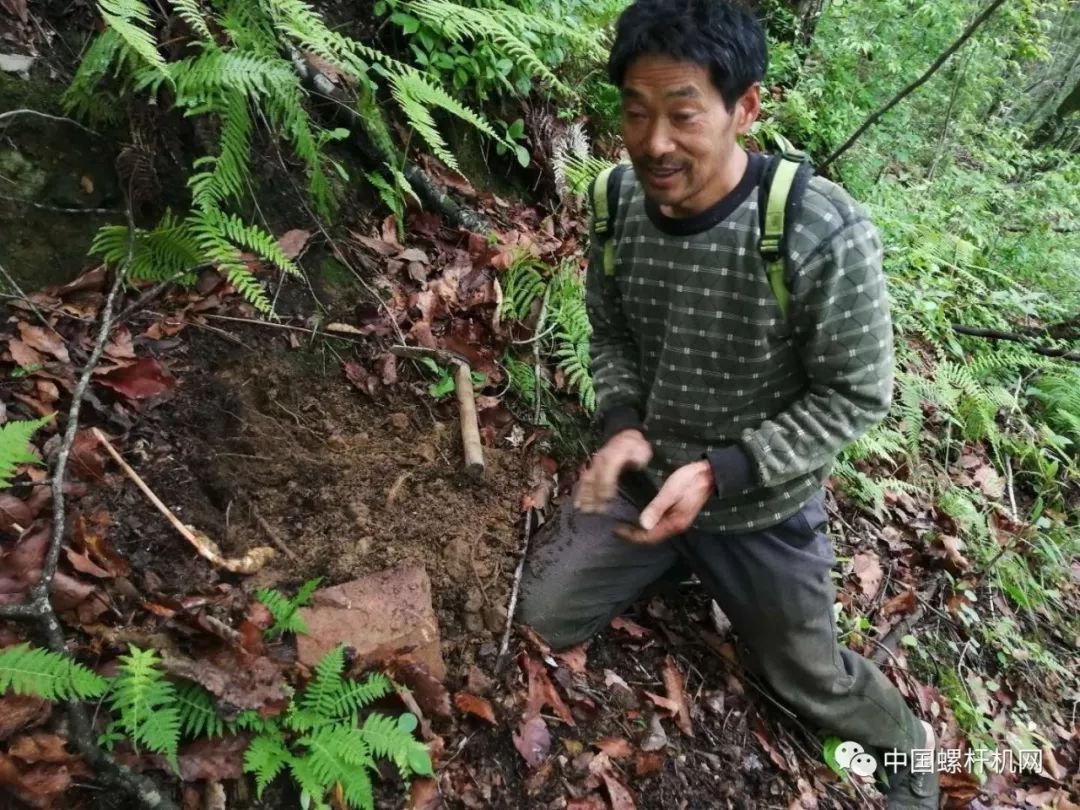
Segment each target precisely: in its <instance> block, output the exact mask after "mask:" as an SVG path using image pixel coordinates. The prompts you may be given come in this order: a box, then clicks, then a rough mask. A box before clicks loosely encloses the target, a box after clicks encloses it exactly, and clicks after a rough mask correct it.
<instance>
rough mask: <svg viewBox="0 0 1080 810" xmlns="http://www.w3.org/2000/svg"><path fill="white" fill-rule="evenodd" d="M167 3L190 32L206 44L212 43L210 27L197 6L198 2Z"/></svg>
mask: <svg viewBox="0 0 1080 810" xmlns="http://www.w3.org/2000/svg"><path fill="white" fill-rule="evenodd" d="M169 2H170V3H171V4H172V7H173V8H175V9H176V13H177V15H179V17H180V19H182V20H183V21H184V22H186V23H187V24H188V25H189V26H190V27H191V30H192V31H194V32H195V33H196V34H198V35H199V36H200V37H201V38H202V39H204V40H206V41H207V42H212V41H213V39H214V37H213V35H212V34H211V33H210V27H209V26H208V25H207V24H206V17H205V16H204V13H203V10H202V8H201V7H200V6H199V0H169Z"/></svg>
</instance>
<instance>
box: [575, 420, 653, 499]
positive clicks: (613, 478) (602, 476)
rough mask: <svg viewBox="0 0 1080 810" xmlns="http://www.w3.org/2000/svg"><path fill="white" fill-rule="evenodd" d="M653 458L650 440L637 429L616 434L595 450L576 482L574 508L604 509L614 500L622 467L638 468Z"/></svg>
mask: <svg viewBox="0 0 1080 810" xmlns="http://www.w3.org/2000/svg"><path fill="white" fill-rule="evenodd" d="M651 458H652V447H650V446H649V440H648V439H646V438H645V434H644V433H642V432H641V431H640V430H623V431H620V432H619V433H616V434H615V435H614V436H612V437H611V438H610V439H608V440H607V442H606V443H605V444H604V446H603V447H601V448H600V449H599V450H597V451H596V455H594V456H593V458H592V463H591V464H590V465H589V468H588V469H587V470H585V472H583V473H582V474H581V480H580V481H579V482H578V490H577V496H576V497H575V498H574V508H575V509H580V510H581V511H582V512H589V513H593V514H599V513H603V512H606V511H607V510H608V507H609V506H611V502H612V501H613V500H614V499H615V492H616V490H617V489H618V486H619V476H620V475H622V474H623V472H624V471H625V470H640V469H641V468H643V467H644V466H645V465H646V464H648V463H649V459H651Z"/></svg>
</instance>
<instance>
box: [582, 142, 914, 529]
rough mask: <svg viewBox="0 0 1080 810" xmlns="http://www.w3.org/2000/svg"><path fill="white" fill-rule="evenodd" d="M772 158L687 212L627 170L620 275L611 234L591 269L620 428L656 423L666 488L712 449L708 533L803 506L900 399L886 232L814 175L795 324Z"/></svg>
mask: <svg viewBox="0 0 1080 810" xmlns="http://www.w3.org/2000/svg"><path fill="white" fill-rule="evenodd" d="M768 162H769V161H768V159H767V158H766V157H764V156H762V155H757V154H751V155H750V161H749V164H748V167H747V171H746V174H745V176H744V177H743V179H742V181H741V182H740V184H739V185H738V187H736V188H735V189H734V190H733V191H732V192H731V193H730V194H728V196H727V197H725V198H724V199H723V200H721V201H720V202H718V203H717V204H716V205H714V206H713V207H712V208H710V209H709V210H707V211H705V212H703V213H701V214H699V215H695V216H693V217H688V218H679V219H676V218H670V217H666V216H664V214H663V213H662V212H661V211H660V210H659V208H658V207H657V206H656V205H655V204H653V203H652V202H651V201H649V200H647V199H646V197H645V195H644V192H643V190H642V188H641V185H640V184H639V183H638V182H637V179H636V178H635V177H634V174H633V170H628V171H627V172H625V173H624V175H623V178H622V183H621V188H620V189H619V203H618V212H617V216H616V220H615V222H613V223H612V225H613V234H614V236H613V238H614V240H615V246H616V247H615V272H614V274H613V275H612V276H606V275H605V274H604V272H603V268H602V264H601V261H600V257H599V253H598V247H599V246H598V245H597V240H594V250H593V254H592V260H591V262H590V269H589V272H588V278H587V303H588V310H589V317H590V320H591V322H592V327H593V340H592V363H593V374H594V381H595V386H596V392H597V399H598V410H599V412H600V414H601V416H602V418H603V421H604V424H605V432H606V434H607V435H611V434H613V433H614V432H616V431H618V430H620V429H622V428H625V427H632V426H640V427H642V429H643V430H644V432H645V435H646V436H647V437H648V439H649V441H650V442H651V443H652V446H653V450H654V457H653V461H652V462H651V464H650V465H649V468H648V470H647V471H646V475H647V477H648V479H649V481H650V483H651V485H652V486H653V487H659V486H660V485H661V484H662V483H663V481H664V479H665V478H666V477H667V476H668V475H669V474H670V473H671V472H672V471H674V470H675V469H676V468H678V467H680V466H682V465H685V464H688V463H691V462H694V461H699V460H701V459H703V458H708V459H709V460H710V461H711V463H712V467H713V472H714V477H715V478H716V482H717V489H718V492H717V494H716V495H715V496H714V497H713V498H712V499H711V500H710V501H709V502H708V503H707V504H706V506H705V508H704V509H703V510H702V512H701V514H700V515H699V517H698V519H697V521H696V523H695V524H694V525H695V528H698V529H702V530H706V531H715V532H725V531H728V532H734V531H743V530H750V529H757V528H764V527H768V526H772V525H775V524H778V523H780V522H782V521H784V520H786V519H787V518H788V517H790V516H791V515H793V514H794V513H795V512H797V511H798V510H799V509H800V508H801V507H802V506H803V505H804V504H805V503H806V502H807V501H808V500H809V499H810V497H811V496H812V495H813V494H814V493H815V491H817V489H818V488H819V487H820V486H821V484H822V483H823V482H824V480H825V478H826V477H827V476H828V474H829V471H830V469H831V467H832V464H833V461H834V458H835V455H836V453H837V452H839V451H840V449H841V448H843V447H844V446H845V445H847V444H848V443H850V442H851V441H853V440H854V439H856V438H857V437H858V436H859V435H861V434H862V433H864V432H865V431H866V430H867V429H868V428H869V427H871V426H872V425H873V424H874V423H875V422H877V421H879V420H880V419H882V418H883V417H884V415H885V413H886V411H887V410H888V407H889V402H890V400H891V397H892V386H893V341H892V323H891V320H890V317H889V304H888V296H887V294H886V289H885V279H884V277H883V274H882V270H881V256H882V247H881V241H880V239H879V237H878V235H877V231H876V230H875V228H874V226H873V225H872V224H871V222H870V221H869V220H868V219H867V215H866V212H865V211H864V209H863V208H862V207H861V206H859V205H858V204H857V203H855V202H854V201H853V200H852V199H851V198H850V197H849V196H848V195H847V193H845V192H844V191H843V190H842V189H840V188H839V187H838V186H836V185H835V184H833V183H831V182H829V181H828V180H825V179H823V178H820V177H814V178H813V179H812V180H811V181H810V183H809V185H808V187H807V189H806V193H805V196H804V198H803V201H802V205H801V207H800V208H799V210H798V211H797V212H795V213H794V215H793V218H792V219H790V220H789V224H788V244H787V248H786V255H787V256H788V257H789V258H790V264H789V272H788V289H789V290H790V292H791V307H790V313H789V318H788V320H786V321H785V320H784V318H783V317H782V315H781V313H780V310H779V308H778V307H777V304H776V299H775V297H774V295H773V293H772V290H771V289H770V287H769V283H768V279H767V277H766V273H765V266H764V262H763V260H762V258H761V254H760V252H759V250H758V239H759V237H760V228H759V224H758V223H759V206H760V205H762V204H763V198H762V197H761V196H760V186H761V180H762V177H763V175H764V173H765V172H766V169H767V164H768ZM789 216H791V215H789Z"/></svg>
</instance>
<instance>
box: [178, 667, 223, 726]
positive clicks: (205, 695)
mask: <svg viewBox="0 0 1080 810" xmlns="http://www.w3.org/2000/svg"><path fill="white" fill-rule="evenodd" d="M176 704H177V707H178V708H179V709H180V733H181V734H182V735H183V736H184V737H186V738H188V739H195V738H197V737H221V736H222V735H224V734H225V723H224V721H223V720H222V719H221V716H220V715H219V714H218V712H217V707H216V706H215V705H214V698H213V696H212V695H211V694H210V693H209V692H208V691H207V690H206V689H205V688H203V687H202V686H201V685H199V684H197V683H195V682H194V681H185V682H183V683H181V684H180V685H179V686H178V687H177V689H176Z"/></svg>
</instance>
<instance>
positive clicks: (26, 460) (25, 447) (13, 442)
mask: <svg viewBox="0 0 1080 810" xmlns="http://www.w3.org/2000/svg"><path fill="white" fill-rule="evenodd" d="M51 420H52V416H51V415H50V416H43V417H41V418H40V419H30V420H19V421H15V422H8V423H7V424H5V425H3V426H0V489H7V488H8V487H10V486H11V477H12V476H13V475H15V468H16V467H18V466H19V465H20V464H40V463H41V459H40V458H38V457H37V456H36V455H34V454H33V453H31V452H30V437H31V436H32V435H33V434H34V431H36V430H37V429H38V428H40V427H44V426H45V425H46V424H48V422H50V421H51Z"/></svg>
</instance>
